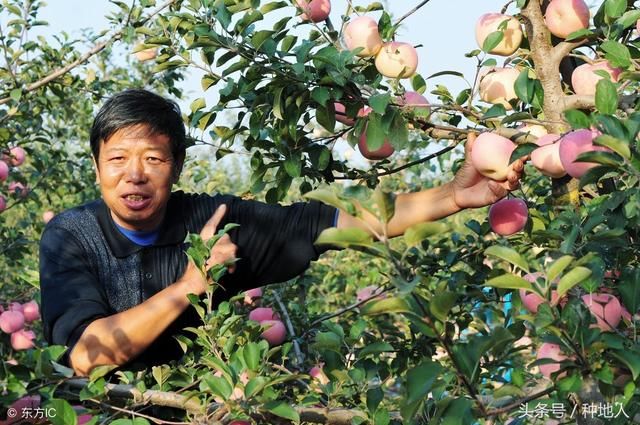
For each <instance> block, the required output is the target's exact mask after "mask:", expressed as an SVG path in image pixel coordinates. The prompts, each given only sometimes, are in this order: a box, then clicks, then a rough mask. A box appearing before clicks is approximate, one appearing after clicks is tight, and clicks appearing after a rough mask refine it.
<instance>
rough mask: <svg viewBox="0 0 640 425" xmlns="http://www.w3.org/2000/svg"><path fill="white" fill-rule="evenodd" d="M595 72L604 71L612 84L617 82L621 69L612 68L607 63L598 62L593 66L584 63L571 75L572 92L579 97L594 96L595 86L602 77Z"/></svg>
mask: <svg viewBox="0 0 640 425" xmlns="http://www.w3.org/2000/svg"><path fill="white" fill-rule="evenodd" d="M596 71H605V72H606V73H607V74H609V79H610V80H611V81H613V82H614V83H615V82H617V81H618V79H619V77H620V74H621V73H622V69H620V68H614V67H612V66H611V65H610V64H609V62H608V61H600V62H597V63H594V64H589V63H585V64H582V65H580V66H579V67H577V68H576V69H575V70H574V71H573V73H572V74H571V85H572V86H573V91H574V92H575V93H576V94H579V95H587V96H593V95H595V94H596V85H597V84H598V81H600V80H601V79H602V78H603V77H602V76H600V75H598V74H596Z"/></svg>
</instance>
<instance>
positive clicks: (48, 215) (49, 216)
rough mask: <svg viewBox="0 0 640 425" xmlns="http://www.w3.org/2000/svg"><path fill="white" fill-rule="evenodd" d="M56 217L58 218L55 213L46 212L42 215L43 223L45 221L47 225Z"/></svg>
mask: <svg viewBox="0 0 640 425" xmlns="http://www.w3.org/2000/svg"><path fill="white" fill-rule="evenodd" d="M55 216H56V214H55V213H54V212H53V211H45V212H43V213H42V221H44V222H45V224H46V223H48V222H50V221H51V219H52V218H53V217H55Z"/></svg>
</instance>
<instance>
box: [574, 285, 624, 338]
mask: <svg viewBox="0 0 640 425" xmlns="http://www.w3.org/2000/svg"><path fill="white" fill-rule="evenodd" d="M582 301H583V302H584V303H585V304H586V306H587V307H588V308H589V310H590V311H591V314H593V315H594V316H595V318H596V322H597V323H596V324H595V325H594V326H595V327H598V328H600V330H602V331H603V332H606V331H612V330H613V328H615V327H617V326H618V324H619V323H620V320H622V316H623V312H622V305H621V304H620V301H619V300H618V298H616V297H614V296H613V295H611V294H587V295H583V296H582Z"/></svg>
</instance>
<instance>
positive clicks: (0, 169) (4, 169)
mask: <svg viewBox="0 0 640 425" xmlns="http://www.w3.org/2000/svg"><path fill="white" fill-rule="evenodd" d="M7 177H9V166H8V165H7V163H6V162H4V161H0V182H3V181H5V180H6V179H7Z"/></svg>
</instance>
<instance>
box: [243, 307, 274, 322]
mask: <svg viewBox="0 0 640 425" xmlns="http://www.w3.org/2000/svg"><path fill="white" fill-rule="evenodd" d="M277 319H278V315H277V313H275V312H274V311H273V309H272V308H270V307H258V308H254V309H253V310H251V311H250V312H249V320H253V321H254V322H258V323H262V322H264V321H265V320H277Z"/></svg>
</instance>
